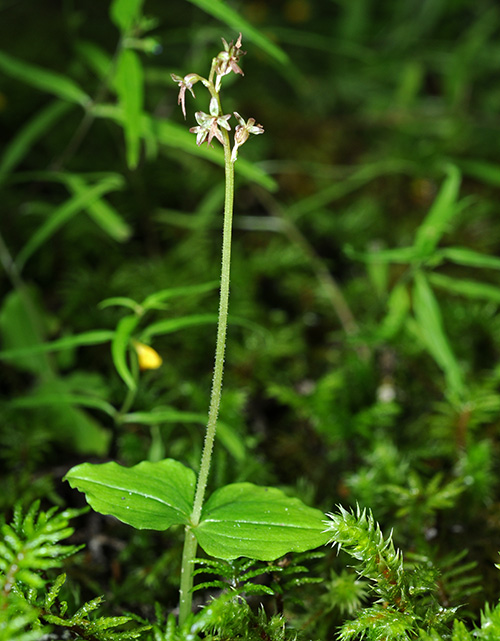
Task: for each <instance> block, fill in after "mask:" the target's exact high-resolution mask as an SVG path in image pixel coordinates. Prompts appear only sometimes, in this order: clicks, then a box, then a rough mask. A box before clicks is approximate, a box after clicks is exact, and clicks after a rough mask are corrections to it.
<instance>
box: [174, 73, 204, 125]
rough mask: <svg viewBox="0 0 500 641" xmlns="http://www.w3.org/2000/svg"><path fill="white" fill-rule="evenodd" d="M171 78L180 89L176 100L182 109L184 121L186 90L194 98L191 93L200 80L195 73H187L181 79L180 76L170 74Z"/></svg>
mask: <svg viewBox="0 0 500 641" xmlns="http://www.w3.org/2000/svg"><path fill="white" fill-rule="evenodd" d="M170 75H171V78H172V80H173V81H174V82H176V83H177V84H178V85H179V87H180V89H179V97H178V98H177V104H178V105H181V107H182V113H183V114H184V119H186V102H185V101H186V89H189V91H190V92H191V95H192V96H193V98H196V96H195V95H194V91H193V85H194V84H195V83H197V82H198V80H201V78H200V76H199V75H198V74H197V73H188V75H187V76H184V78H181V77H180V76H177V75H176V74H175V73H172V74H170Z"/></svg>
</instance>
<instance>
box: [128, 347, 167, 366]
mask: <svg viewBox="0 0 500 641" xmlns="http://www.w3.org/2000/svg"><path fill="white" fill-rule="evenodd" d="M134 348H135V351H136V352H137V359H138V361H139V369H141V370H145V369H158V368H159V367H160V366H161V364H162V363H163V359H162V357H161V356H160V355H159V354H158V352H157V351H156V350H154V349H153V348H152V347H150V346H149V345H145V344H144V343H140V342H139V341H134Z"/></svg>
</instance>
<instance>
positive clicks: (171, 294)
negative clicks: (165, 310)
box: [141, 280, 220, 309]
mask: <svg viewBox="0 0 500 641" xmlns="http://www.w3.org/2000/svg"><path fill="white" fill-rule="evenodd" d="M219 285H220V283H219V281H218V280H213V281H211V282H209V283H201V284H200V285H185V286H184V287H169V288H168V289H162V290H161V291H159V292H155V293H154V294H151V295H150V296H148V297H147V298H145V299H144V300H143V301H142V303H141V307H142V308H143V309H157V308H158V306H159V305H160V304H161V303H163V302H164V301H166V300H169V299H170V298H175V297H177V296H192V295H193V294H204V293H205V292H210V291H212V290H214V289H216V288H217V287H219Z"/></svg>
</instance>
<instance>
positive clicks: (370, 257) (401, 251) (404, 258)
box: [344, 245, 423, 264]
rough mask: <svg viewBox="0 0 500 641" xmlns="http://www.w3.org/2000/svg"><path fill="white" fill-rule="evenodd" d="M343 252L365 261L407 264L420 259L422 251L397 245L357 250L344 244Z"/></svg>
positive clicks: (350, 256)
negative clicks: (370, 249) (366, 250)
mask: <svg viewBox="0 0 500 641" xmlns="http://www.w3.org/2000/svg"><path fill="white" fill-rule="evenodd" d="M344 252H345V253H346V255H347V256H349V258H352V259H354V260H362V261H363V262H365V263H397V264H408V263H413V262H416V261H419V260H421V259H422V257H423V256H422V252H421V251H419V250H418V249H416V248H415V247H397V248H395V249H381V250H380V251H370V252H359V251H356V250H355V249H353V248H352V247H351V246H350V245H345V246H344Z"/></svg>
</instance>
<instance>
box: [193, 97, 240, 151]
mask: <svg viewBox="0 0 500 641" xmlns="http://www.w3.org/2000/svg"><path fill="white" fill-rule="evenodd" d="M210 107H211V109H210V112H211V113H210V114H206V113H205V112H203V111H197V112H196V113H195V115H194V117H195V118H196V122H197V123H198V126H197V127H191V129H190V130H189V131H190V132H191V133H192V134H196V144H197V145H198V146H199V145H201V144H202V143H204V142H205V140H206V141H207V145H211V143H212V138H217V140H218V141H219V142H220V144H221V145H224V138H223V137H222V133H221V131H220V129H219V127H223V128H224V129H226V130H227V131H231V125H230V124H229V122H228V120H229V118H231V114H226V115H224V116H217V115H216V114H214V113H213V111H214V108H213V106H212V104H211V105H210ZM217 109H218V107H217Z"/></svg>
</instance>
